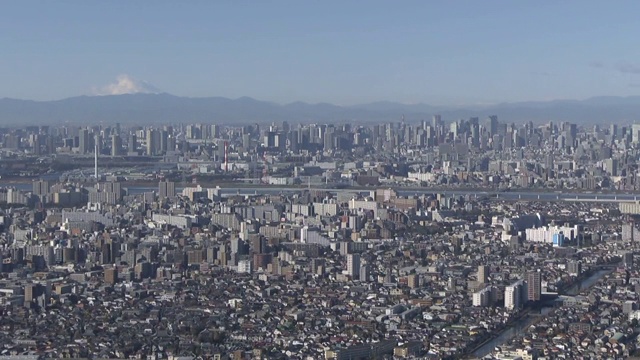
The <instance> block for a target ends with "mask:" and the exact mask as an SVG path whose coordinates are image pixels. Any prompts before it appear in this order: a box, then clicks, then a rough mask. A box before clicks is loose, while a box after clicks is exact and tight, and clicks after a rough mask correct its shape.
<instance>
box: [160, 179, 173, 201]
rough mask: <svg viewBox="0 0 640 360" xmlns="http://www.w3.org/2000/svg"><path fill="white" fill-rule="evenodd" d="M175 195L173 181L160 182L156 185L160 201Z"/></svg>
mask: <svg viewBox="0 0 640 360" xmlns="http://www.w3.org/2000/svg"><path fill="white" fill-rule="evenodd" d="M175 195H176V184H175V183H174V182H173V181H160V183H158V196H159V197H160V199H163V198H168V197H173V196H175Z"/></svg>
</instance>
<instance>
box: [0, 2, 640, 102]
mask: <svg viewBox="0 0 640 360" xmlns="http://www.w3.org/2000/svg"><path fill="white" fill-rule="evenodd" d="M638 13H640V1H637V0H636V1H618V0H616V1H602V0H599V1H588V0H577V1H513V0H504V1H487V0H482V1H480V0H471V1H455V0H452V1H446V0H442V1H426V0H421V1H391V0H389V1H373V0H366V1H364V0H360V1H345V0H342V1H328V0H322V1H320V0H318V1H311V0H309V1H302V0H292V1H277V0H273V1H271V0H267V1H240V0H230V1H213V0H207V1H161V0H160V1H159V0H154V1H124V0H123V1H87V0H77V1H64V0H57V1H27V0H16V1H9V0H7V1H3V2H2V10H1V11H0V97H13V98H24V99H37V100H44V99H60V98H65V97H69V96H76V95H83V94H92V93H109V92H118V91H122V90H123V88H124V89H125V90H127V89H130V90H133V89H138V88H140V86H142V85H138V84H135V83H131V82H129V78H127V77H121V82H120V84H119V85H113V83H114V82H115V81H116V79H117V77H118V76H120V75H128V76H129V77H132V78H134V79H138V80H144V81H147V82H148V83H150V84H153V85H154V86H156V87H157V88H159V89H161V90H163V91H165V92H169V93H172V94H175V95H182V96H225V97H240V96H251V97H255V98H258V99H262V100H270V101H276V102H280V103H284V102H291V101H297V100H301V101H309V102H333V103H337V104H354V103H361V102H369V101H376V100H392V101H400V102H406V103H413V102H426V103H431V104H470V103H495V102H503V101H522V100H547V99H560V98H571V99H583V98H587V97H590V96H598V95H638V94H640V46H639V45H638V34H640V21H638ZM109 84H112V86H111V87H108V85H109Z"/></svg>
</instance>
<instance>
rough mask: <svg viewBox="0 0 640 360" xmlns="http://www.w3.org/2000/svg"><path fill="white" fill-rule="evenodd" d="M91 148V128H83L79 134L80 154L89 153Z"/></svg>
mask: <svg viewBox="0 0 640 360" xmlns="http://www.w3.org/2000/svg"><path fill="white" fill-rule="evenodd" d="M90 148H91V147H90V146H89V130H87V129H81V130H80V133H79V134H78V152H79V153H80V154H87V153H89V149H90Z"/></svg>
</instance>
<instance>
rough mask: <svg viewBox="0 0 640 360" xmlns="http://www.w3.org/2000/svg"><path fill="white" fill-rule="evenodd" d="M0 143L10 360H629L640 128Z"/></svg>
mask: <svg viewBox="0 0 640 360" xmlns="http://www.w3.org/2000/svg"><path fill="white" fill-rule="evenodd" d="M0 133H1V135H2V136H1V139H2V140H1V145H2V149H1V150H0V155H1V157H0V175H1V176H2V178H1V179H0V183H1V184H2V188H1V189H0V205H2V213H1V214H2V215H1V217H0V223H1V224H2V229H3V231H2V233H1V236H0V244H1V245H0V249H1V254H2V273H1V278H0V313H1V314H2V316H1V317H0V339H1V340H0V344H2V345H0V357H11V358H15V359H41V358H42V359H44V358H100V359H103V358H104V359H107V358H147V359H196V358H203V359H204V358H206V359H371V358H378V359H392V358H393V359H401V358H407V359H458V358H468V359H471V358H484V359H523V360H524V359H554V358H571V359H586V358H588V359H622V358H629V357H632V356H635V355H636V352H637V350H638V349H637V347H638V346H637V344H638V342H639V341H640V337H638V335H640V326H639V324H638V319H640V307H639V306H638V304H639V301H640V298H639V296H638V288H639V287H640V270H639V268H638V266H635V264H637V261H636V259H635V255H636V252H637V249H638V245H637V244H638V243H639V242H640V233H639V231H640V230H639V229H638V228H637V226H636V224H635V219H636V216H637V215H638V214H640V202H638V201H636V199H635V195H634V193H635V191H637V190H638V188H637V187H638V186H640V185H639V184H638V181H637V176H638V174H639V172H638V167H637V163H638V157H639V156H640V153H639V152H638V149H639V148H640V146H639V143H640V126H637V125H628V126H622V125H615V124H614V125H609V126H606V127H599V126H593V127H581V126H578V125H576V124H571V123H566V122H564V123H557V124H556V123H552V122H549V123H545V124H533V123H526V124H519V125H516V124H506V123H503V122H500V121H499V120H498V117H497V116H491V117H489V118H487V119H482V120H480V119H478V118H471V119H468V120H458V121H452V122H446V121H445V119H442V118H441V117H440V116H438V115H436V116H433V118H432V119H431V120H429V121H420V122H418V121H414V122H410V121H405V119H404V117H401V118H400V119H399V120H398V121H394V122H389V123H385V124H375V125H371V124H338V125H331V124H288V123H286V122H284V123H279V124H271V125H262V124H260V125H259V124H250V125H244V126H243V125H214V124H180V125H166V126H153V127H135V126H133V127H132V126H127V127H124V126H120V125H119V124H113V125H95V126H77V125H73V126H71V125H66V126H32V127H23V128H18V127H14V128H9V127H6V128H3V129H0Z"/></svg>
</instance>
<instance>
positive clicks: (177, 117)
mask: <svg viewBox="0 0 640 360" xmlns="http://www.w3.org/2000/svg"><path fill="white" fill-rule="evenodd" d="M436 113H437V114H441V115H442V117H443V119H444V120H446V121H447V122H448V121H452V120H457V119H460V118H469V117H472V116H477V117H480V119H481V120H483V119H484V118H485V117H487V116H489V115H498V118H499V119H500V121H501V122H507V123H511V122H514V123H522V122H525V121H533V122H535V123H540V122H546V121H549V120H551V121H554V122H561V121H570V122H575V123H578V124H610V123H613V122H616V123H633V122H635V121H636V119H640V97H639V96H633V97H614V96H606V97H605V96H603V97H594V98H590V99H587V100H580V101H578V100H555V101H546V102H545V101H541V102H519V103H503V104H496V105H487V106H468V107H447V106H431V105H428V104H410V105H407V104H400V103H395V102H388V101H380V102H374V103H369V104H362V105H355V106H338V105H332V104H327V103H320V104H308V103H304V102H294V103H291V104H286V105H279V104H275V103H271V102H267V101H260V100H256V99H252V98H249V97H242V98H239V99H227V98H223V97H208V98H188V97H179V96H174V95H170V94H130V95H111V96H79V97H72V98H68V99H63V100H56V101H32V100H16V99H8V98H5V99H0V126H12V125H16V124H25V125H27V124H33V125H39V124H62V123H77V124H87V123H94V124H95V123H100V122H105V123H115V122H119V123H122V124H158V123H194V122H207V123H220V124H229V123H234V124H249V123H256V122H258V123H270V122H273V121H275V122H281V121H289V122H333V123H342V122H350V123H366V122H388V121H394V122H395V121H399V120H400V119H401V117H402V116H403V115H404V117H405V119H406V121H407V122H415V121H420V120H422V119H430V118H431V116H432V115H433V114H436Z"/></svg>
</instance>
